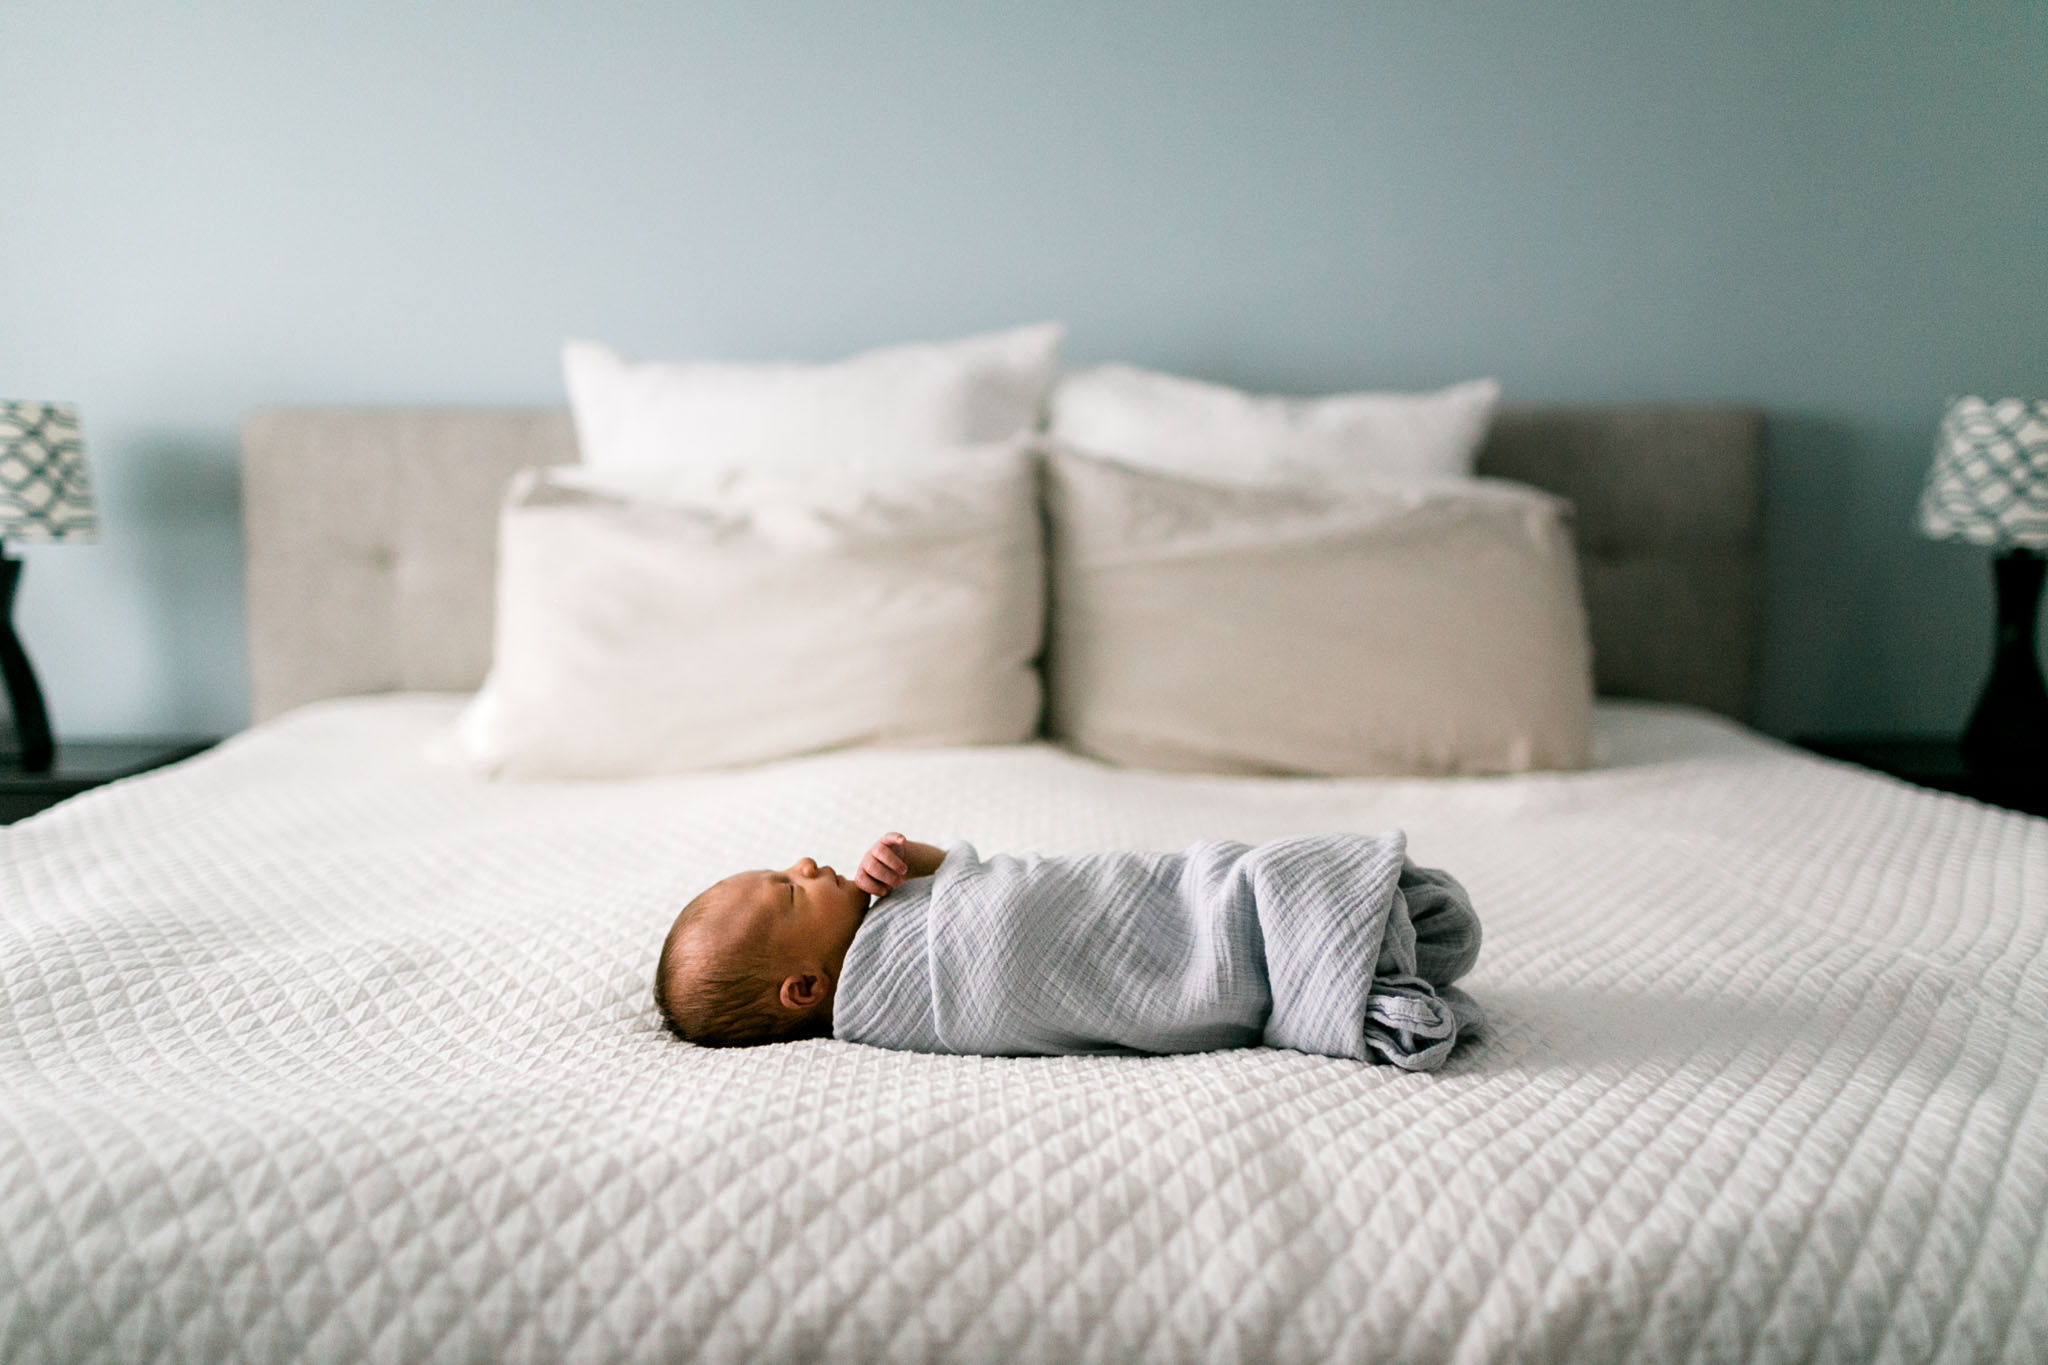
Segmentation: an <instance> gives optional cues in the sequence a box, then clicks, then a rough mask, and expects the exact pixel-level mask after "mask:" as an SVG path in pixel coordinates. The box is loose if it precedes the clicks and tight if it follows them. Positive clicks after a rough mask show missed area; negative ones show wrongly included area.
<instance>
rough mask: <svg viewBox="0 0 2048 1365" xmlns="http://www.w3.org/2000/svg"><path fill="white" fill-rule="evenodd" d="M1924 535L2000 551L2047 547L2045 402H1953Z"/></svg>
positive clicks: (1924, 502) (1923, 509) (1938, 448)
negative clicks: (1986, 546) (1963, 541)
mask: <svg viewBox="0 0 2048 1365" xmlns="http://www.w3.org/2000/svg"><path fill="white" fill-rule="evenodd" d="M1920 530H1921V532H1922V533H1923V534H1926V535H1929V536H1933V537H1934V538H1935V539H1937V540H1967V541H1969V542H1970V543H1971V544H1973V545H1990V546H1995V547H1996V548H1998V549H2000V550H2013V549H2041V548H2043V547H2048V400H2043V399H2038V398H2037V399H2026V398H1999V399H1995V400H1987V399H1983V398H1957V399H1953V400H1951V401H1950V403H1949V405H1948V411H1947V412H1946V413H1944V414H1943V415H1942V419H1941V430H1940V431H1939V432H1937V433H1936V435H1935V438H1934V467H1933V468H1932V469H1930V470H1929V471H1928V473H1927V491H1926V492H1925V493H1923V494H1922V495H1921V498H1920Z"/></svg>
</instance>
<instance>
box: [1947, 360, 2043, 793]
mask: <svg viewBox="0 0 2048 1365" xmlns="http://www.w3.org/2000/svg"><path fill="white" fill-rule="evenodd" d="M1920 530H1921V532H1922V533H1923V534H1925V535H1929V536H1933V537H1934V538H1935V539H1937V540H1964V541H1968V542H1969V543H1970V544H1972V545H1984V546H1988V547H1990V548H1991V549H1992V550H1993V551H1994V552H1995V557H1994V558H1993V560H1992V562H1991V568H1992V581H1993V582H1994V583H1995V584H1996V586H1997V590H1998V642H1997V644H1996V646H1995V647H1994V650H1993V653H1992V656H1991V676H1990V678H1989V679H1988V680H1986V682H1985V684H1984V694H1983V695H1982V696H1981V697H1979V698H1978V700H1977V709H1976V710H1974V711H1972V712H1971V713H1970V724H1969V728H1968V729H1966V730H1964V731H1963V745H1962V748H1963V757H1964V759H1965V760H1967V761H1968V762H1969V763H1970V765H1971V766H1972V767H1975V768H1980V769H1984V770H1987V771H2012V770H2018V769H2027V770H2031V771H2033V772H2036V773H2039V772H2041V771H2043V770H2044V768H2048V686H2044V685H2043V682H2042V678H2041V659H2040V655H2039V654H2038V653H2036V652H2035V645H2034V631H2035V625H2036V620H2037V618H2038V616H2039V614H2040V606H2041V570H2042V559H2041V551H2042V549H2043V548H2044V547H2048V401H2044V400H2040V399H2025V398H1999V399H1995V400H1986V399H1983V398H1956V399H1952V400H1950V402H1949V405H1948V411H1947V412H1946V413H1944V414H1943V415H1942V419H1941V429H1940V431H1939V432H1938V433H1937V434H1936V436H1935V438H1934V466H1933V468H1932V469H1930V470H1929V471H1928V474H1927V490H1926V492H1925V493H1923V494H1922V495H1921V499H1920Z"/></svg>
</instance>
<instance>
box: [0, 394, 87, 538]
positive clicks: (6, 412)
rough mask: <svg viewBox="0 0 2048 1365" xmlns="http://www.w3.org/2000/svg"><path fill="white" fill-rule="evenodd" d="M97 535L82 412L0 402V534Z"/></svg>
mask: <svg viewBox="0 0 2048 1365" xmlns="http://www.w3.org/2000/svg"><path fill="white" fill-rule="evenodd" d="M98 533H99V519H98V518H97V517H96V516H95V515H94V514H93V507H92V485H91V483H89V482H88V481H87V479H86V475H85V445H84V444H83V443H82V442H81V441H80V440H79V438H78V412H77V410H76V409H74V408H69V407H66V406H64V405H63V404H61V403H8V402H0V538H7V537H12V538H13V539H15V540H73V541H83V540H92V539H94V538H95V537H96V536H97V535H98Z"/></svg>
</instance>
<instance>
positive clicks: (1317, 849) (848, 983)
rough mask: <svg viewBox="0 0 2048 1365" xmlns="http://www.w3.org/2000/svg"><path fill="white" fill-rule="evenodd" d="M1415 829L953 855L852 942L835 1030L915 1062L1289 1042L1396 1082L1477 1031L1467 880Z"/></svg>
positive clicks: (1473, 928)
mask: <svg viewBox="0 0 2048 1365" xmlns="http://www.w3.org/2000/svg"><path fill="white" fill-rule="evenodd" d="M1406 851H1407V837H1406V836H1405V835H1404V834H1402V833H1401V832H1400V831H1398V830H1396V831H1393V832H1391V833H1387V834H1380V835H1372V836H1367V835H1360V834H1318V835H1308V836H1304V837H1300V838H1292V839H1280V840H1276V841H1274V842H1272V843H1266V844H1257V845H1249V844H1240V843H1230V842H1221V841H1217V842H1205V843H1199V844H1196V845H1195V846H1193V847H1192V848H1189V849H1187V850H1186V851H1185V852H1181V853H1093V854H1082V855H1077V856H1071V857H1038V856H1035V855H1033V856H1024V857H1012V856H1008V855H999V856H996V857H991V858H987V859H983V858H982V857H980V856H979V855H978V854H977V853H976V852H975V851H974V848H973V847H972V846H971V845H969V844H956V845H954V846H953V848H952V849H950V850H949V851H948V852H947V854H946V858H945V861H944V862H943V863H942V864H940V866H939V870H938V872H937V873H936V874H935V875H933V876H930V877H917V878H913V879H911V880H909V881H906V882H904V883H903V885H902V886H900V887H898V888H897V889H896V890H895V891H894V892H892V893H891V894H890V895H889V896H887V897H886V898H884V899H882V900H880V901H878V902H876V904H875V907H874V908H873V909H872V910H870V911H869V912H868V916H867V918H866V920H865V921H863V923H862V924H861V927H860V930H859V932H858V933H856V934H855V935H854V939H853V944H852V946H851V947H850V948H849V949H848V950H847V954H846V961H845V964H844V967H843V969H842V971H841V973H840V980H839V983H838V986H837V990H836V994H835V997H834V1000H833V1011H832V1032H833V1035H834V1036H835V1037H839V1038H844V1039H848V1040H850V1041H853V1042H862V1043H873V1044H876V1045H878V1046H881V1047H889V1048H898V1049H902V1050H906V1051H913V1052H956V1053H980V1054H986V1055H1010V1056H1015V1055H1047V1054H1062V1053H1085V1052H1119V1051H1133V1052H1206V1051H1211V1050H1214V1049H1217V1048H1229V1047H1257V1046H1267V1047H1284V1048H1293V1049H1295V1050H1297V1051H1300V1052H1315V1053H1321V1054H1323V1055H1326V1056H1331V1057H1350V1058H1355V1059H1357V1060H1360V1061H1387V1062H1391V1063H1393V1064H1394V1065H1395V1066H1400V1067H1406V1068H1408V1069H1410V1070H1417V1071H1427V1070H1434V1069H1435V1068H1436V1067H1438V1066H1440V1065H1442V1063H1443V1060H1444V1058H1445V1057H1446V1056H1447V1055H1448V1054H1449V1052H1450V1050H1451V1048H1452V1046H1453V1045H1454V1044H1455V1043H1456V1042H1457V1040H1458V1037H1459V1035H1460V1033H1461V1032H1470V1031H1471V1030H1473V1029H1474V1028H1476V1027H1477V1026H1479V1024H1480V1023H1481V1021H1482V1016H1481V1015H1480V1012H1479V1008H1478V1006H1477V1005H1475V1004H1474V1003H1473V1002H1472V1000H1471V999H1470V998H1469V997H1468V996H1466V995H1465V994H1464V993H1463V992H1462V991H1459V990H1457V989H1455V988H1454V987H1452V986H1451V983H1452V982H1453V981H1455V980H1457V979H1458V978H1459V977H1460V976H1462V975H1464V974H1465V973H1466V972H1467V971H1469V970H1470V969H1471V967H1472V964H1473V963H1474V962H1475V961H1476V960H1477V959H1478V956H1479V920H1478V917H1477V916H1475V915H1474V914H1473V913H1472V903H1471V900H1470V898H1468V897H1467V896H1466V894H1465V889H1464V888H1463V887H1462V886H1460V885H1459V884H1458V883H1457V881H1456V880H1454V879H1453V878H1451V877H1449V876H1447V875H1446V874H1444V873H1442V872H1436V871H1433V870H1431V869H1428V868H1418V867H1415V866H1413V865H1412V864H1410V863H1408V862H1407V860H1406Z"/></svg>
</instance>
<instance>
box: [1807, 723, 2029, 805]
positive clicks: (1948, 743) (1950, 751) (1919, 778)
mask: <svg viewBox="0 0 2048 1365" xmlns="http://www.w3.org/2000/svg"><path fill="white" fill-rule="evenodd" d="M1795 742H1796V743H1797V744H1798V745H1799V747H1800V748H1802V749H1811V750H1812V751H1813V752H1814V753H1817V754H1822V755H1825V756H1826V757H1828V758H1839V759H1844V760H1846V761H1848V762H1850V763H1856V764H1861V765H1862V766H1863V767H1866V768H1875V769H1876V770H1877V771H1879V772H1881V773H1889V774H1891V775H1892V776H1893V777H1897V778H1901V779H1903V780H1905V781H1907V782H1911V783H1914V784H1916V785H1918V786H1922V787H1932V788H1933V789H1934V790H1936V791H1943V792H1955V793H1957V794H1958V795H1961V796H1971V797H1975V798H1976V799H1977V800H1979V801H1985V802H1989V803H1990V804H1991V805H1994V806H2004V807H2005V808H2006V809H2008V810H2016V811H2023V812H2025V813H2026V814H2028V815H2048V773H2042V772H2033V773H2025V772H2019V773H2014V772H2003V773H1994V772H1984V771H1982V770H1979V769H1973V768H1971V767H1970V765H1969V764H1967V763H1965V762H1963V753H1962V749H1961V747H1960V746H1959V745H1958V744H1957V743H1956V741H1955V740H1953V739H1931V738H1927V737H1925V736H1908V735H1837V736H1828V737H1824V738H1819V739H1802V740H1797V741H1795Z"/></svg>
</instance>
